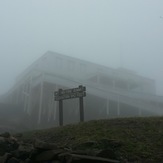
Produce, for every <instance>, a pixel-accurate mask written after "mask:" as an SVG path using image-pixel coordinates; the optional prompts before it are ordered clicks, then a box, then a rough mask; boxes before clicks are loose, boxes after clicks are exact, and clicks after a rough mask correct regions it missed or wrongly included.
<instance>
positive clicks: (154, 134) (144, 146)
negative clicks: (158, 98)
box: [22, 117, 163, 162]
mask: <svg viewBox="0 0 163 163" xmlns="http://www.w3.org/2000/svg"><path fill="white" fill-rule="evenodd" d="M35 138H39V139H40V140H43V141H46V142H49V143H56V144H57V145H59V146H61V147H66V148H70V149H75V150H86V151H92V150H101V149H102V150H103V151H105V152H104V153H105V154H104V155H103V157H109V158H112V159H116V160H120V161H121V162H135V161H136V162H162V161H163V160H162V158H163V117H146V118H119V119H110V120H94V121H90V122H85V123H79V124H74V125H67V126H64V127H57V128H51V129H46V130H37V131H32V132H26V133H23V137H22V139H23V140H24V141H26V142H31V141H32V140H33V139H35Z"/></svg>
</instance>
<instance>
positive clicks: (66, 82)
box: [3, 51, 163, 127]
mask: <svg viewBox="0 0 163 163" xmlns="http://www.w3.org/2000/svg"><path fill="white" fill-rule="evenodd" d="M79 85H84V86H86V89H87V96H86V97H85V98H84V110H85V120H91V119H100V118H113V117H127V116H146V115H161V114H163V98H162V97H160V96H157V95H156V88H155V81H154V80H152V79H149V78H146V77H143V76H140V75H138V74H137V73H135V72H133V71H130V70H127V69H123V68H119V69H112V68H109V67H105V66H102V65H98V64H95V63H91V62H88V61H84V60H80V59H77V58H73V57H69V56H65V55H62V54H59V53H55V52H51V51H49V52H47V53H45V54H44V55H43V56H42V57H41V58H39V59H38V60H37V61H35V62H34V63H33V64H32V65H31V66H30V67H28V68H27V69H26V70H25V71H24V72H23V73H22V74H21V75H20V76H19V77H18V78H17V81H16V83H15V85H14V87H13V88H12V89H11V90H10V91H9V92H8V93H7V94H6V96H5V97H3V101H5V102H7V103H10V104H14V105H17V106H19V107H20V108H22V109H23V110H24V111H25V112H26V113H27V114H28V115H29V116H30V118H31V122H32V124H35V125H36V126H35V127H39V126H42V127H47V126H48V127H49V126H54V125H56V126H57V125H58V102H57V101H54V91H57V90H58V89H59V88H62V89H66V88H75V87H78V86H79ZM63 105H64V108H63V109H64V124H67V123H73V122H78V121H79V107H78V99H70V100H65V101H64V103H63Z"/></svg>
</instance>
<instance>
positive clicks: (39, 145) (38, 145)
mask: <svg viewBox="0 0 163 163" xmlns="http://www.w3.org/2000/svg"><path fill="white" fill-rule="evenodd" d="M34 147H35V148H37V149H44V150H50V149H51V150H53V149H58V147H57V146H56V144H54V143H46V142H43V141H40V140H38V139H37V140H35V142H34Z"/></svg>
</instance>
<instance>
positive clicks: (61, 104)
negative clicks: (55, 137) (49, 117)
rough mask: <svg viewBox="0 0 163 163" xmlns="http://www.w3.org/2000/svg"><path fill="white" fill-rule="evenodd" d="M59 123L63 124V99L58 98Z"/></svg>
mask: <svg viewBox="0 0 163 163" xmlns="http://www.w3.org/2000/svg"><path fill="white" fill-rule="evenodd" d="M59 125H60V126H63V100H59Z"/></svg>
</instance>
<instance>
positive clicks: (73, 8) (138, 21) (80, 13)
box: [0, 0, 163, 95]
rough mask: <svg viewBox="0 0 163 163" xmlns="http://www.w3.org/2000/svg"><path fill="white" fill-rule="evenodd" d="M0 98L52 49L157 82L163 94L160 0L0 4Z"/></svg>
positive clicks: (51, 0)
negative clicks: (126, 70) (128, 70)
mask: <svg viewBox="0 0 163 163" xmlns="http://www.w3.org/2000/svg"><path fill="white" fill-rule="evenodd" d="M0 24H1V25H0V74H1V80H0V94H3V93H5V92H6V91H8V90H9V89H10V88H11V86H12V85H13V83H14V81H15V78H16V77H17V76H18V75H19V74H20V73H21V72H22V71H23V70H24V69H25V68H26V67H28V66H29V65H30V64H31V63H32V62H33V61H35V60H36V59H37V58H39V57H40V56H42V55H43V54H44V53H45V52H46V51H48V50H51V51H55V52H59V53H63V54H66V55H68V56H72V57H76V58H80V59H84V60H88V61H91V62H95V63H99V64H102V65H105V66H108V67H113V68H118V67H124V68H129V69H132V70H134V71H136V72H137V73H138V74H140V75H143V76H146V77H149V78H153V79H155V80H156V86H157V94H158V95H163V85H162V83H163V75H162V74H163V64H162V62H163V1H162V0H157V1H153V0H135V1H131V0H123V1H115V0H68V1H67V0H62V1H61V0H47V1H45V0H34V1H33V0H28V1H22V0H14V1H0Z"/></svg>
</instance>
